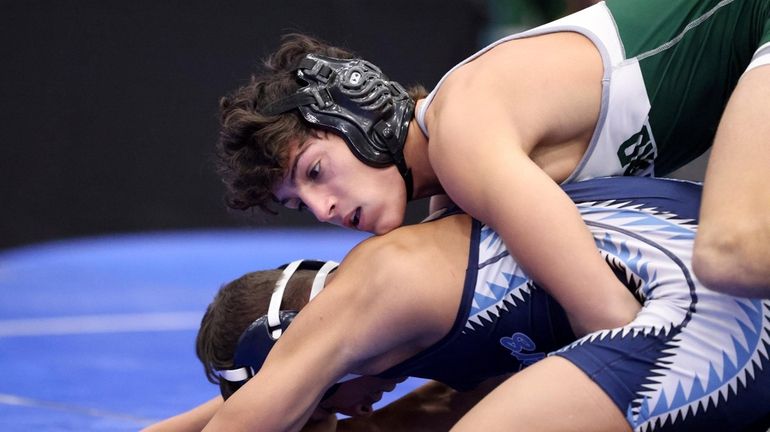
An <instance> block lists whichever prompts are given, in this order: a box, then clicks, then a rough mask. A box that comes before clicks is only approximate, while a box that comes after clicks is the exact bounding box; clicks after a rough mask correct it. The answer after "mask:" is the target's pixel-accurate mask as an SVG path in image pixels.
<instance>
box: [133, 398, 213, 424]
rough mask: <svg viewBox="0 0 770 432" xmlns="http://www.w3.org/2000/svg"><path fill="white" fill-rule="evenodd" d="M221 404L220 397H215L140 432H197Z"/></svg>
mask: <svg viewBox="0 0 770 432" xmlns="http://www.w3.org/2000/svg"><path fill="white" fill-rule="evenodd" d="M222 402H223V400H222V397H221V396H217V397H215V398H213V399H211V400H210V401H208V402H205V403H203V404H201V405H198V406H197V407H195V408H193V409H191V410H189V411H186V412H184V413H182V414H178V415H176V416H174V417H170V418H167V419H165V420H163V421H160V422H158V423H155V424H152V425H150V426H148V427H146V428H144V429H142V432H185V431H190V432H192V431H195V432H198V431H200V430H201V429H203V428H204V427H205V426H206V423H208V422H209V420H211V418H212V417H213V416H214V414H215V413H216V412H217V409H219V407H220V406H222Z"/></svg>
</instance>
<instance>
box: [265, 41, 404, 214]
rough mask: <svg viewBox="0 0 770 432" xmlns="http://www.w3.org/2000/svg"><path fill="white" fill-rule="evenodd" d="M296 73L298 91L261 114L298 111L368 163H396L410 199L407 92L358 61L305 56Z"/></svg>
mask: <svg viewBox="0 0 770 432" xmlns="http://www.w3.org/2000/svg"><path fill="white" fill-rule="evenodd" d="M296 73H297V78H298V80H299V81H300V83H301V85H302V86H301V87H300V88H299V90H297V91H296V92H295V93H294V94H292V95H290V96H288V97H286V98H284V99H281V100H279V101H277V102H275V103H273V104H272V105H270V106H268V107H267V109H266V112H265V114H268V115H278V114H282V113H285V112H287V111H291V110H293V109H298V110H299V112H300V114H301V115H302V118H304V119H305V121H307V122H308V123H310V124H311V125H313V126H316V127H320V128H323V129H328V130H332V131H334V132H337V133H339V134H340V135H342V137H343V138H344V139H345V142H346V143H347V144H348V147H349V148H350V150H351V151H352V152H353V154H354V155H355V156H356V157H357V158H358V159H359V160H360V161H362V162H364V163H366V164H367V165H370V166H373V167H377V168H382V167H386V166H389V165H393V164H395V165H396V167H397V168H398V171H399V172H400V173H401V176H402V177H403V178H404V183H405V184H406V195H407V199H411V197H412V188H413V185H412V174H411V171H410V170H409V168H408V167H407V166H406V161H405V160H404V143H405V141H406V134H407V129H408V127H409V122H410V121H411V120H412V117H413V115H414V100H412V98H410V97H409V95H408V94H407V92H406V90H404V88H403V87H402V86H401V85H400V84H399V83H397V82H395V81H390V80H389V79H388V77H387V76H385V74H383V73H382V71H381V70H380V68H378V67H377V66H375V65H373V64H372V63H370V62H368V61H366V60H362V59H338V58H333V57H326V56H322V55H317V54H307V55H305V57H304V58H303V59H302V61H301V62H300V63H299V66H298V68H297V70H296Z"/></svg>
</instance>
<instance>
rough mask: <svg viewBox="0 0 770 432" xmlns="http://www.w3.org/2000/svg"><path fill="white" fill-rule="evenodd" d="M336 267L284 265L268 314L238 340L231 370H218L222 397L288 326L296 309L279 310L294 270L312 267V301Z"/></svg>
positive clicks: (260, 361)
mask: <svg viewBox="0 0 770 432" xmlns="http://www.w3.org/2000/svg"><path fill="white" fill-rule="evenodd" d="M336 267H337V263H336V262H334V261H326V262H324V261H312V260H298V261H294V262H292V263H290V264H285V265H283V266H281V267H279V268H280V269H283V274H282V275H281V277H280V278H279V279H278V281H277V282H276V283H275V290H274V291H273V295H272V297H271V298H270V305H269V307H268V309H267V314H266V315H262V316H261V317H259V318H257V319H256V320H255V321H254V322H253V323H252V324H251V325H250V326H249V327H248V328H247V329H246V330H245V331H244V332H243V334H241V337H240V338H239V339H238V344H237V345H236V347H235V354H234V355H233V364H234V366H233V367H232V368H230V369H225V370H218V371H217V374H218V375H219V378H220V379H219V389H220V391H221V393H222V397H223V398H224V399H227V398H229V397H230V396H231V395H232V394H233V393H234V392H235V391H236V390H238V389H239V388H240V387H241V386H243V385H244V384H246V382H247V381H248V380H249V379H251V377H253V376H254V375H255V374H256V373H257V372H259V369H260V368H261V367H262V364H263V363H264V362H265V359H266V358H267V355H268V354H269V353H270V350H271V349H273V345H275V342H276V341H277V340H278V338H279V337H281V334H283V332H284V331H285V330H286V329H287V328H288V327H289V324H291V322H292V320H294V317H295V316H296V315H297V313H298V312H297V311H285V310H281V309H280V308H281V302H282V301H283V293H284V290H285V289H286V285H287V284H288V282H289V279H291V276H292V275H293V274H294V273H295V272H296V271H297V270H315V271H316V276H315V278H314V279H313V286H312V288H311V289H310V300H312V299H313V298H314V297H315V296H316V295H317V294H318V293H319V292H320V291H321V290H322V289H323V287H324V283H325V281H326V276H327V275H328V274H329V272H331V271H332V270H334V269H335V268H336ZM355 377H356V376H355V375H349V376H346V377H345V378H343V379H342V380H341V381H340V382H342V381H346V380H347V379H352V378H355ZM335 388H336V387H332V388H330V390H329V391H327V392H326V394H325V395H324V398H326V397H328V396H329V395H331V394H332V393H333V392H334V389H335Z"/></svg>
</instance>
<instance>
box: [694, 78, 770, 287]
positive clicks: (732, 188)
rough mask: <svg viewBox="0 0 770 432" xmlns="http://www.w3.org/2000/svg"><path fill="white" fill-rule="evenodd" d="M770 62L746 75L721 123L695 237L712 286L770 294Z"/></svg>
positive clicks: (702, 274) (697, 263) (701, 272)
mask: <svg viewBox="0 0 770 432" xmlns="http://www.w3.org/2000/svg"><path fill="white" fill-rule="evenodd" d="M768 174H770V65H765V66H760V67H757V68H755V69H752V70H750V71H748V72H746V74H745V75H744V76H743V77H742V78H741V80H740V81H739V83H738V86H737V87H736V89H735V92H734V93H733V95H732V97H731V98H730V101H729V103H728V104H727V108H726V110H725V113H724V115H723V117H722V121H721V123H720V125H719V130H718V131H717V135H716V138H715V141H714V147H713V149H712V152H711V157H710V159H709V163H708V167H707V170H706V178H705V184H704V190H703V203H702V206H701V216H700V227H699V228H698V234H697V236H696V239H695V252H694V257H693V267H694V270H695V274H696V275H697V276H698V279H700V281H701V282H703V284H705V285H706V286H708V287H709V288H712V289H715V290H719V291H723V292H727V293H729V294H734V295H742V296H749V297H768V296H770V178H768Z"/></svg>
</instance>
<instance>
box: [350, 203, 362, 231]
mask: <svg viewBox="0 0 770 432" xmlns="http://www.w3.org/2000/svg"><path fill="white" fill-rule="evenodd" d="M359 222H361V207H358V208H356V211H355V212H354V213H353V217H351V218H350V225H352V226H353V227H354V228H358V223H359Z"/></svg>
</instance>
